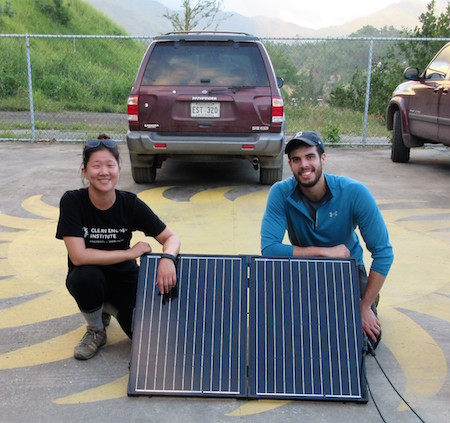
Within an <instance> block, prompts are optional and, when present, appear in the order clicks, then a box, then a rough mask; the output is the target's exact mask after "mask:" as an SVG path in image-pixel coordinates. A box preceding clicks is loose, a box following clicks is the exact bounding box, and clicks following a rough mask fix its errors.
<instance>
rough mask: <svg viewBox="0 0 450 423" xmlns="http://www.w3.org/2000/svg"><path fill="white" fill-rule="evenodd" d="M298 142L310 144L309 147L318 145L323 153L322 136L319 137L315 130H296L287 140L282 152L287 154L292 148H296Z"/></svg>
mask: <svg viewBox="0 0 450 423" xmlns="http://www.w3.org/2000/svg"><path fill="white" fill-rule="evenodd" d="M299 144H306V145H310V146H311V147H314V146H318V147H319V148H320V149H321V150H322V153H325V146H324V145H323V141H322V138H320V137H319V135H318V134H317V132H314V131H301V132H297V133H296V134H295V135H294V137H293V138H292V139H291V140H289V141H288V143H287V144H286V147H285V149H284V152H285V153H286V154H289V153H290V152H291V151H292V150H294V148H297V147H298V146H299Z"/></svg>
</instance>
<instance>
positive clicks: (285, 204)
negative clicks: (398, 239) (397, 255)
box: [261, 131, 394, 348]
mask: <svg viewBox="0 0 450 423" xmlns="http://www.w3.org/2000/svg"><path fill="white" fill-rule="evenodd" d="M285 153H286V154H287V155H288V158H289V166H290V168H291V171H292V174H293V176H292V177H290V178H288V179H286V180H284V181H281V182H277V183H276V184H274V185H273V186H272V188H271V190H270V193H269V197H268V200H267V206H266V210H265V213H264V217H263V221H262V227H261V250H262V254H263V255H265V256H294V257H333V258H348V257H355V258H356V259H357V263H358V266H359V273H360V281H361V317H362V326H363V330H364V333H365V334H366V335H367V336H368V339H369V340H371V341H372V345H373V347H374V348H375V347H376V346H377V345H378V342H379V341H380V338H381V324H380V321H379V320H378V318H377V314H376V306H375V302H376V301H377V299H378V294H379V292H380V289H381V287H382V286H383V283H384V280H385V278H386V276H387V274H388V272H389V269H390V267H391V264H392V262H393V258H394V256H393V252H392V246H391V244H390V242H389V236H388V232H387V228H386V225H385V222H384V220H383V217H382V215H381V212H380V210H379V208H378V206H377V204H376V202H375V199H374V198H373V196H372V194H371V193H370V192H369V190H368V189H367V188H366V187H365V186H364V185H363V184H362V183H360V182H357V181H355V180H353V179H350V178H347V177H343V176H337V175H329V174H324V173H323V172H322V166H323V165H324V164H325V161H326V154H325V147H324V144H323V141H322V139H321V138H320V137H319V136H318V135H317V133H315V132H312V131H303V132H298V133H297V134H296V135H295V136H294V138H292V139H291V140H290V141H289V142H288V143H287V145H286V148H285ZM357 227H358V228H359V230H360V233H361V235H362V237H363V239H364V242H365V244H366V247H367V249H368V250H369V251H370V252H371V254H372V259H373V260H372V264H371V267H370V272H369V276H368V277H367V273H366V271H365V268H364V263H363V249H362V247H361V244H360V241H359V238H358V236H357V234H356V232H355V229H356V228H357ZM286 230H287V232H288V235H289V240H290V242H291V245H289V244H283V238H284V234H285V231H286Z"/></svg>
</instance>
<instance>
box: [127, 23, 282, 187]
mask: <svg viewBox="0 0 450 423" xmlns="http://www.w3.org/2000/svg"><path fill="white" fill-rule="evenodd" d="M281 85H282V80H281V79H280V78H277V77H276V76H275V73H274V70H273V67H272V64H271V61H270V58H269V56H268V54H267V52H266V49H265V48H264V46H263V44H262V42H261V41H260V40H259V39H258V38H256V37H253V36H250V35H247V34H242V33H222V32H189V33H170V34H167V35H164V36H158V37H155V38H154V39H153V41H152V43H151V44H150V46H149V47H148V49H147V51H146V53H145V55H144V57H143V59H142V62H141V65H140V68H139V70H138V73H137V76H136V80H135V82H134V86H133V88H132V90H131V93H130V96H129V99H128V122H129V131H128V134H127V144H128V150H129V153H130V160H131V171H132V176H133V179H134V180H135V182H137V183H146V182H153V181H154V180H155V177H156V170H157V169H158V168H160V167H161V165H162V163H163V162H164V161H165V160H166V159H168V158H174V159H182V160H190V161H197V162H198V161H206V162H211V161H224V160H231V159H235V158H244V159H247V160H249V161H250V162H251V163H252V164H253V166H254V168H255V169H256V170H258V169H259V170H260V182H261V183H262V184H273V183H274V182H276V181H278V180H280V179H281V176H282V169H283V144H284V130H285V118H284V108H283V100H282V98H281V94H280V87H281Z"/></svg>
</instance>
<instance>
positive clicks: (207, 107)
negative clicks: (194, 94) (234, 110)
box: [191, 102, 220, 118]
mask: <svg viewBox="0 0 450 423" xmlns="http://www.w3.org/2000/svg"><path fill="white" fill-rule="evenodd" d="M191 117H193V118H202V117H204V118H218V117H220V103H212V102H202V103H191Z"/></svg>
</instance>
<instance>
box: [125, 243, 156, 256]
mask: <svg viewBox="0 0 450 423" xmlns="http://www.w3.org/2000/svg"><path fill="white" fill-rule="evenodd" d="M128 251H129V252H131V255H132V256H131V259H137V258H138V257H141V256H142V255H143V254H148V253H151V252H152V247H151V246H150V244H149V243H148V242H143V241H139V242H137V243H136V244H134V245H133V246H132V247H131V248H130V249H129V250H128Z"/></svg>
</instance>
